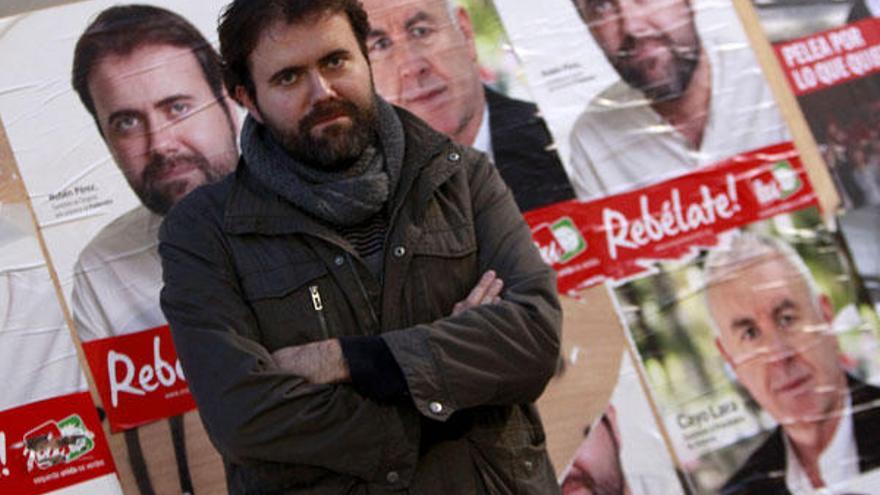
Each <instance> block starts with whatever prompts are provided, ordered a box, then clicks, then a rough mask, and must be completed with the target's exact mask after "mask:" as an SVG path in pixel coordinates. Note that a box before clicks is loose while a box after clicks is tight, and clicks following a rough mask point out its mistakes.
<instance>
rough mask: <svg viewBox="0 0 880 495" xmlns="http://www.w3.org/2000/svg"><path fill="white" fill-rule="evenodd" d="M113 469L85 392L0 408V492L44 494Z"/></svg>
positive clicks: (108, 450)
mask: <svg viewBox="0 0 880 495" xmlns="http://www.w3.org/2000/svg"><path fill="white" fill-rule="evenodd" d="M115 472H116V468H115V466H114V464H113V458H112V457H111V456H110V448H109V447H108V446H107V440H106V438H105V437H104V432H103V430H102V429H101V421H100V420H99V419H98V414H97V412H96V410H95V403H94V402H92V398H91V397H89V394H88V392H81V393H76V394H71V395H65V396H63V397H54V398H52V399H47V400H43V401H40V402H34V403H31V404H27V405H25V406H21V407H17V408H15V409H7V410H5V411H0V493H15V494H31V493H33V494H36V493H46V492H50V491H53V490H58V489H60V488H64V487H67V486H72V485H76V484H78V483H82V482H84V481H88V480H91V479H94V478H98V477H100V476H105V475H108V474H114V473H115Z"/></svg>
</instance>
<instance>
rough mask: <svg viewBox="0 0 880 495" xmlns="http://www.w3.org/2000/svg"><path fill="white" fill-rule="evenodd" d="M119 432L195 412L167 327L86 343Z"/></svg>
mask: <svg viewBox="0 0 880 495" xmlns="http://www.w3.org/2000/svg"><path fill="white" fill-rule="evenodd" d="M83 350H84V351H85V354H86V359H87V360H88V361H89V367H91V369H92V375H93V376H94V377H95V385H96V386H97V387H98V393H99V394H100V396H101V400H102V401H103V402H104V408H105V409H106V410H107V419H108V420H109V421H110V429H111V430H113V431H114V432H117V431H121V430H127V429H131V428H136V427H138V426H141V425H144V424H147V423H151V422H153V421H156V420H159V419H163V418H168V417H171V416H177V415H179V414H183V413H185V412H187V411H190V410H192V409H195V408H196V405H195V402H193V399H192V395H191V394H190V392H189V388H188V387H187V384H186V380H185V378H184V376H183V370H182V369H181V367H180V361H179V360H178V359H177V352H176V351H175V350H174V342H173V341H172V340H171V331H170V329H169V328H168V326H167V325H166V326H162V327H157V328H153V329H150V330H144V331H143V332H137V333H132V334H127V335H121V336H118V337H109V338H106V339H98V340H92V341H89V342H83Z"/></svg>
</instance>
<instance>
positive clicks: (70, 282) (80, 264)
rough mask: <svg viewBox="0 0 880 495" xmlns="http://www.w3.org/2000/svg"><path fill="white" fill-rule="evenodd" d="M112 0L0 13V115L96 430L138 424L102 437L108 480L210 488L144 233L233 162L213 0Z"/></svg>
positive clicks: (213, 485) (204, 451)
mask: <svg viewBox="0 0 880 495" xmlns="http://www.w3.org/2000/svg"><path fill="white" fill-rule="evenodd" d="M117 3H118V2H110V1H104V0H102V1H88V2H78V3H75V4H71V5H66V6H62V7H57V8H52V9H46V10H41V11H36V12H33V13H28V14H23V15H20V16H16V17H13V18H9V19H4V20H3V21H2V22H3V24H2V27H3V29H2V35H0V61H2V65H3V66H4V67H16V68H17V69H16V70H15V71H4V72H3V73H2V74H0V88H2V90H0V113H2V118H3V121H4V123H5V126H6V131H7V135H8V140H9V142H10V145H11V147H12V151H13V153H14V155H15V159H16V162H17V164H18V169H19V171H20V175H21V177H22V179H23V182H24V185H25V187H26V189H27V192H28V195H29V196H30V199H31V203H32V204H33V207H34V210H35V213H36V217H37V222H38V224H39V226H40V228H41V230H42V233H43V236H44V238H45V241H46V246H47V249H48V252H49V256H50V257H51V259H52V261H53V265H54V267H55V269H56V272H57V274H58V278H59V280H60V282H61V286H62V291H63V293H64V297H65V298H66V302H67V307H68V308H70V310H71V313H72V315H71V316H72V319H73V322H74V324H75V328H76V331H77V335H78V336H79V338H80V340H82V341H83V344H84V345H83V349H84V351H85V354H86V356H87V357H88V359H89V364H90V368H91V370H92V372H93V375H94V376H95V383H96V384H97V385H98V386H99V389H100V390H99V396H100V397H101V398H102V402H103V404H102V405H103V407H104V408H105V410H106V411H107V418H108V420H109V423H110V426H111V429H112V430H114V431H119V430H123V429H125V430H129V429H131V428H135V427H137V429H135V430H129V431H127V432H126V433H125V434H124V437H125V442H124V444H123V443H122V442H120V443H118V444H117V446H116V448H118V449H119V452H117V453H116V454H117V458H118V459H122V460H121V461H120V462H119V463H118V464H119V469H120V474H121V476H122V479H123V483H124V484H125V485H126V486H127V489H128V486H130V485H136V487H135V486H131V490H137V491H140V492H141V493H149V492H157V493H160V492H161V493H172V492H177V493H181V492H193V491H209V492H213V491H217V492H221V491H223V490H224V489H225V481H224V475H223V468H222V464H221V462H220V458H219V455H218V454H217V453H216V451H215V450H214V449H213V447H212V446H211V445H210V443H209V442H208V439H207V435H206V433H205V432H204V429H203V427H202V425H201V422H200V420H199V418H198V415H197V413H195V412H194V411H192V410H193V409H194V407H195V406H194V404H193V402H192V399H191V397H189V392H188V389H187V388H186V386H185V380H184V377H183V375H182V373H178V370H177V369H176V362H177V358H176V354H175V352H174V348H173V344H172V342H171V338H170V333H169V332H168V331H167V327H166V325H167V324H166V321H165V318H164V316H163V315H162V312H161V309H160V308H159V291H160V289H161V286H162V280H161V267H160V261H159V256H158V253H157V244H158V242H157V237H156V236H157V231H158V227H159V224H160V223H161V220H162V216H163V214H164V213H165V212H167V211H168V209H169V208H170V207H171V206H172V205H174V204H175V203H176V202H177V201H178V200H179V199H180V198H181V197H182V196H183V195H185V194H186V193H188V192H189V191H190V190H192V189H193V188H195V187H196V186H198V185H200V184H203V183H206V182H212V181H216V180H219V179H220V178H222V177H223V176H224V175H226V173H228V172H229V171H231V170H232V169H233V168H234V166H235V164H236V162H237V159H238V150H237V132H238V127H239V110H238V108H237V107H236V106H235V105H234V104H233V103H232V102H231V100H230V99H228V98H227V97H226V94H225V92H224V89H223V85H222V77H221V74H220V64H219V59H218V57H217V55H216V52H215V51H214V48H213V45H212V43H213V42H214V40H215V38H216V21H217V17H218V15H219V13H220V10H221V8H222V7H223V6H224V5H225V4H226V3H227V2H225V1H219V0H212V1H208V0H200V1H196V2H184V3H181V2H171V1H156V2H147V4H148V5H117ZM162 327H166V328H165V330H162V331H159V330H154V329H157V328H162ZM150 331H153V333H148V334H145V333H144V332H150ZM169 368H171V371H170V372H169ZM187 411H189V412H187ZM165 418H167V419H165ZM120 440H121V438H120ZM175 463H176V465H177V466H176V469H174V464H175ZM165 465H167V470H165V471H162V470H161V469H160V468H161V467H164V466H165ZM159 472H164V473H166V474H162V475H161V476H160V475H158V474H157V473H159Z"/></svg>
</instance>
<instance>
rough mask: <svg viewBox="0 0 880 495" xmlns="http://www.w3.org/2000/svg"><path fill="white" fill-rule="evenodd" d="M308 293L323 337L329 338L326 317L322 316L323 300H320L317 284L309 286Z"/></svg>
mask: <svg viewBox="0 0 880 495" xmlns="http://www.w3.org/2000/svg"><path fill="white" fill-rule="evenodd" d="M309 293H310V294H311V295H312V306H314V307H315V313H317V314H318V324H320V325H321V334H322V335H323V336H324V339H325V340H326V339H329V338H330V332H329V331H328V330H327V319H326V318H324V302H323V301H321V293H320V292H318V286H317V285H312V286H311V287H309Z"/></svg>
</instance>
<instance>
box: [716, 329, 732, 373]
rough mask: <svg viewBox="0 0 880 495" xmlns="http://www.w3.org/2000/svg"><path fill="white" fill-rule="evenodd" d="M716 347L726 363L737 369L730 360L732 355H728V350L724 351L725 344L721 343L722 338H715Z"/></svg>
mask: <svg viewBox="0 0 880 495" xmlns="http://www.w3.org/2000/svg"><path fill="white" fill-rule="evenodd" d="M715 347H717V348H718V352H720V353H721V357H722V358H723V359H724V362H726V363H727V364H729V365H730V366H733V367H734V368H735V367H736V366H735V365H734V363H733V360H732V359H730V354H728V353H727V350H725V349H724V344H722V343H721V338H720V337H715Z"/></svg>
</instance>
